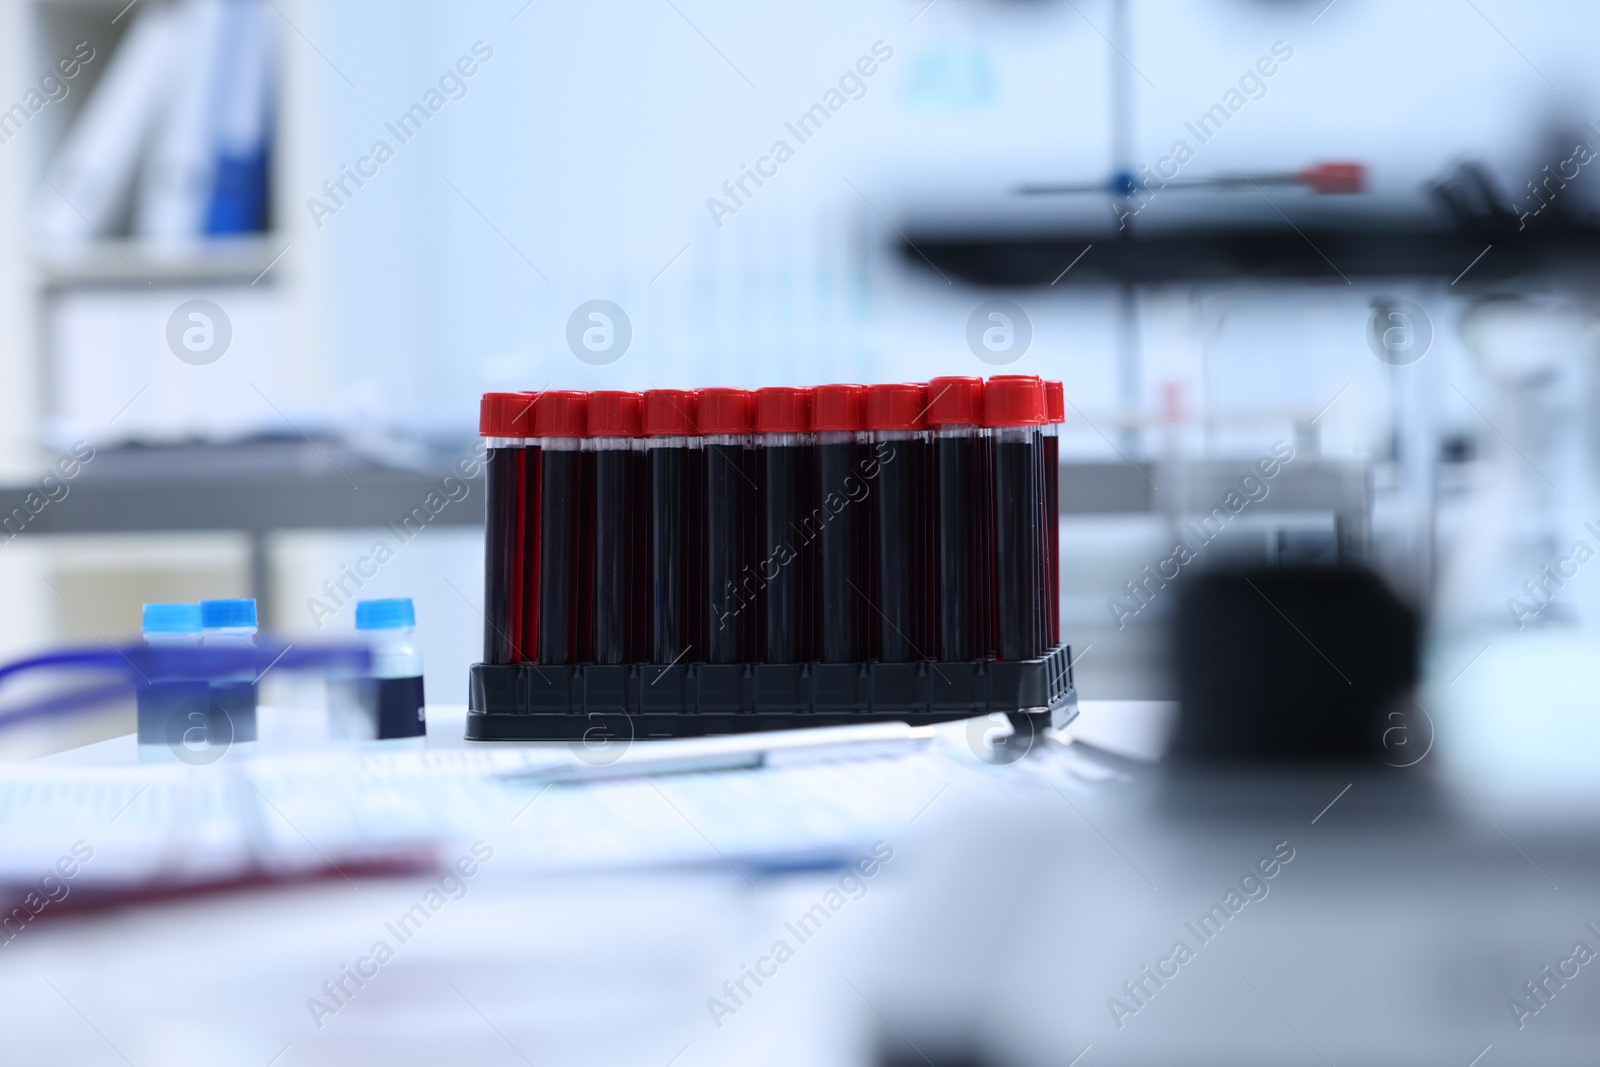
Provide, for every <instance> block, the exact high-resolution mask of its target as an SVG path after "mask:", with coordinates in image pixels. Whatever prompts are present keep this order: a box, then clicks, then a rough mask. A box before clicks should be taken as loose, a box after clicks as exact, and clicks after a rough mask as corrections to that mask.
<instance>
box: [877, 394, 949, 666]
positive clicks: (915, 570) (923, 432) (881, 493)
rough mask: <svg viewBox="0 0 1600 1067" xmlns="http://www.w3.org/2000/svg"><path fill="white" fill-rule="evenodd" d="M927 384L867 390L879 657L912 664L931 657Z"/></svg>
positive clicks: (885, 660)
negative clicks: (874, 484)
mask: <svg viewBox="0 0 1600 1067" xmlns="http://www.w3.org/2000/svg"><path fill="white" fill-rule="evenodd" d="M927 394H928V388H927V386H926V385H920V384H919V385H904V384H902V385H873V386H869V387H868V388H867V396H866V425H867V428H868V429H869V430H871V431H872V459H873V461H874V463H875V464H876V467H875V472H876V481H877V492H876V493H875V494H874V495H875V497H876V499H877V507H876V509H875V513H874V519H875V528H874V535H873V554H872V557H873V558H872V562H873V566H874V570H875V572H876V578H877V583H876V585H877V587H876V590H875V598H876V601H877V603H876V611H875V612H874V614H875V615H876V616H877V621H878V627H877V641H876V645H877V652H878V658H879V659H880V660H882V661H883V662H885V663H909V662H912V661H914V660H919V659H927V658H929V655H928V650H930V649H932V647H933V643H932V642H931V641H930V640H929V637H928V635H929V625H928V622H929V616H930V614H931V611H930V607H931V605H930V599H931V596H932V593H933V583H932V581H931V579H930V574H931V570H930V567H929V562H930V560H929V557H930V552H929V541H930V538H929V532H930V527H931V525H932V524H931V523H930V521H929V515H928V496H929V493H928V472H929V470H930V466H931V465H930V464H929V462H928V453H929V452H930V444H929V439H928V430H927V422H926V410H927V405H928V400H927Z"/></svg>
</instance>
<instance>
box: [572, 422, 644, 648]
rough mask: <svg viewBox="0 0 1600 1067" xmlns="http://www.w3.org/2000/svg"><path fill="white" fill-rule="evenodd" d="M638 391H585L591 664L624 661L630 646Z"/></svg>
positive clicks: (633, 596)
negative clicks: (591, 549)
mask: <svg viewBox="0 0 1600 1067" xmlns="http://www.w3.org/2000/svg"><path fill="white" fill-rule="evenodd" d="M642 400H643V398H642V397H641V396H640V394H638V393H626V392H596V393H590V394H589V412H588V429H589V436H588V437H587V438H586V439H585V441H584V449H585V450H586V453H587V456H588V467H589V472H588V473H589V477H590V479H591V481H590V485H591V486H592V491H591V492H590V494H589V500H590V508H589V510H590V514H591V515H592V520H591V531H590V534H589V539H590V540H591V541H592V543H593V545H594V563H593V567H592V584H591V586H590V589H591V593H590V596H589V602H590V605H591V607H590V609H589V611H590V616H591V619H592V623H591V633H592V635H593V636H592V653H591V655H592V658H593V661H594V662H595V663H628V662H631V661H632V660H633V658H634V656H635V655H636V654H637V653H636V652H635V649H634V642H633V638H634V619H633V614H634V607H635V601H636V599H637V598H636V596H635V593H634V580H635V576H634V559H635V552H634V544H633V539H634V536H635V526H636V524H635V521H634V520H635V518H636V515H635V510H634V496H635V487H634V476H635V468H636V466H637V461H636V458H635V449H634V444H635V442H636V441H637V440H638V438H639V435H640V433H641V432H642V431H641V428H640V427H641V423H640V408H641V406H642Z"/></svg>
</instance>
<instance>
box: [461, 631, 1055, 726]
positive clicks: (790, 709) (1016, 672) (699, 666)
mask: <svg viewBox="0 0 1600 1067" xmlns="http://www.w3.org/2000/svg"><path fill="white" fill-rule="evenodd" d="M997 711H998V712H1005V713H1006V714H1007V715H1008V716H1010V717H1011V719H1012V725H1013V726H1014V727H1015V728H1016V729H1018V730H1019V731H1028V732H1030V733H1031V732H1035V731H1038V730H1042V729H1046V728H1049V727H1059V726H1064V725H1066V724H1067V723H1068V722H1070V721H1072V719H1073V718H1074V717H1076V715H1077V713H1078V695H1077V691H1076V690H1075V689H1074V688H1073V683H1072V649H1071V646H1069V645H1056V646H1054V647H1053V648H1051V649H1050V651H1049V652H1047V653H1046V654H1045V655H1044V656H1043V657H1041V658H1039V659H1030V660H1013V661H999V660H979V661H973V662H959V663H949V662H937V661H931V660H922V661H919V662H914V663H729V664H720V663H690V664H679V665H674V666H661V665H659V664H651V663H628V664H617V665H602V664H576V665H563V666H555V665H540V664H536V663H512V664H504V665H493V664H484V663H476V664H473V666H472V675H471V689H470V693H469V697H468V714H467V730H466V737H467V740H469V741H578V740H582V741H586V742H605V741H612V740H618V741H631V740H635V739H643V738H651V737H702V736H706V735H709V734H736V733H745V732H748V731H753V730H794V729H802V728H805V727H812V726H848V725H851V724H853V723H869V722H907V723H910V724H912V725H913V726H921V725H925V724H928V723H937V722H950V721H952V720H956V719H969V718H973V717H975V716H979V715H987V714H991V713H993V712H997Z"/></svg>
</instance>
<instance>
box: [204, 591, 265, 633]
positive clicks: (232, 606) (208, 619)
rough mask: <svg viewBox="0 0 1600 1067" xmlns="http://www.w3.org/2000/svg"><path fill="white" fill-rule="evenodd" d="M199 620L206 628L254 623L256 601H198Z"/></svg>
mask: <svg viewBox="0 0 1600 1067" xmlns="http://www.w3.org/2000/svg"><path fill="white" fill-rule="evenodd" d="M200 622H201V625H202V626H203V627H204V628H205V629H207V630H223V629H233V628H235V627H242V626H251V627H253V626H255V625H256V602H255V601H254V600H251V599H248V598H245V599H237V600H202V601H200Z"/></svg>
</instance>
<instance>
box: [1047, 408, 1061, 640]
mask: <svg viewBox="0 0 1600 1067" xmlns="http://www.w3.org/2000/svg"><path fill="white" fill-rule="evenodd" d="M1044 400H1045V417H1046V418H1047V419H1048V420H1049V421H1048V422H1046V423H1045V425H1044V545H1045V567H1046V570H1047V572H1048V575H1049V579H1050V581H1049V585H1050V592H1049V599H1048V603H1046V605H1045V629H1046V630H1047V631H1048V633H1049V643H1050V644H1051V645H1052V646H1055V645H1059V644H1060V643H1061V424H1062V423H1064V422H1066V421H1067V403H1066V389H1065V386H1063V385H1062V383H1061V382H1045V383H1044Z"/></svg>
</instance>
